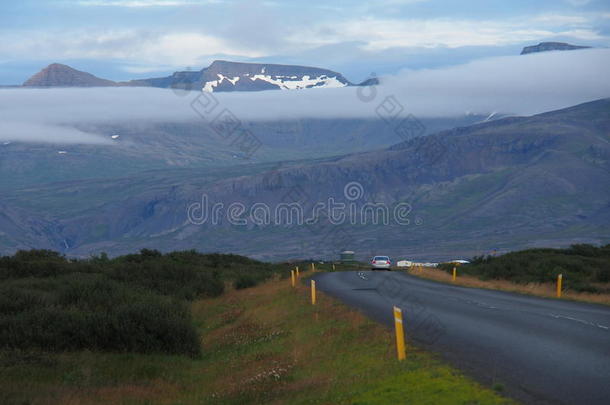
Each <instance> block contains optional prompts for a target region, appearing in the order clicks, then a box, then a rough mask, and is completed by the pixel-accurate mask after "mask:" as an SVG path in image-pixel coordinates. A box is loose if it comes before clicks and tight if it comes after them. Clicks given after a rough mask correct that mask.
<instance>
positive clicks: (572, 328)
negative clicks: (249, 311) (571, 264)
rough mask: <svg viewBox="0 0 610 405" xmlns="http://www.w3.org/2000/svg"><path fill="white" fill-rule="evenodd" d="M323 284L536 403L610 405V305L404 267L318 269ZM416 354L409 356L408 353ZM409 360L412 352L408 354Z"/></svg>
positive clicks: (448, 357) (482, 379)
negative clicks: (397, 315)
mask: <svg viewBox="0 0 610 405" xmlns="http://www.w3.org/2000/svg"><path fill="white" fill-rule="evenodd" d="M314 279H315V280H316V286H317V288H318V289H319V290H321V291H323V292H325V293H327V294H329V295H331V296H334V297H336V298H339V299H340V300H342V301H343V302H345V303H346V304H348V305H349V306H351V307H353V308H357V309H359V310H361V311H362V312H364V313H365V314H366V315H368V316H370V317H371V318H373V319H375V320H377V321H379V322H382V323H384V324H387V325H388V326H391V327H393V316H392V307H393V306H394V305H396V306H398V307H400V308H402V310H403V318H404V325H405V331H406V333H407V340H408V342H407V345H408V344H409V341H410V342H411V343H416V344H417V345H418V346H420V347H424V348H426V349H428V350H431V351H434V352H438V353H440V354H441V355H442V357H443V358H444V359H445V360H447V361H448V362H449V363H451V364H453V365H454V366H457V367H459V368H460V369H462V370H463V371H464V372H465V373H466V374H468V375H470V376H473V377H474V378H476V379H478V380H479V381H480V382H482V383H483V384H486V385H488V386H489V385H490V384H492V383H500V384H503V385H504V387H505V390H506V393H507V394H508V395H509V396H511V397H513V398H515V399H517V400H520V401H522V402H525V403H531V404H591V405H592V404H604V405H607V404H610V307H605V306H601V305H593V304H582V303H575V302H569V301H559V300H552V299H544V298H536V297H529V296H523V295H519V294H512V293H506V292H500V291H489V290H481V289H476V288H467V287H458V286H452V285H447V284H441V283H437V282H434V281H430V280H423V279H420V278H417V277H414V276H409V275H407V274H404V273H398V272H386V271H375V272H371V271H361V272H357V271H353V272H351V271H350V272H336V273H320V274H316V275H315V277H314ZM407 356H408V355H407ZM407 361H408V358H407Z"/></svg>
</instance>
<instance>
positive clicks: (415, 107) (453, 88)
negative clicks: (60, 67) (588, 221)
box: [0, 49, 610, 144]
mask: <svg viewBox="0 0 610 405" xmlns="http://www.w3.org/2000/svg"><path fill="white" fill-rule="evenodd" d="M608 66H610V50H608V49H589V50H581V51H570V52H548V53H540V54H531V55H524V56H521V55H520V56H509V57H499V58H489V59H482V60H478V61H475V62H471V63H468V64H465V65H460V66H455V67H450V68H443V69H434V70H418V71H403V72H401V73H399V74H397V75H394V76H388V77H383V78H381V80H382V83H381V85H379V86H375V87H371V88H355V87H351V88H340V89H311V90H301V91H265V92H258V93H220V94H213V97H214V100H215V101H214V102H217V103H218V106H217V110H215V111H218V112H220V111H222V110H224V109H228V110H229V111H231V112H232V113H233V114H234V116H235V117H237V118H238V119H240V120H265V121H274V120H292V119H301V118H325V119H332V118H371V119H379V115H378V113H379V112H382V113H383V112H384V111H385V112H387V111H388V108H390V109H396V110H393V112H396V111H399V110H400V113H401V114H403V115H404V114H414V115H415V116H418V117H451V116H460V115H463V114H466V113H477V114H489V113H492V112H500V113H507V114H517V115H531V114H536V113H541V112H545V111H549V110H554V109H558V108H563V107H568V106H571V105H574V104H578V103H582V102H586V101H591V100H595V99H599V98H605V97H610V75H608V74H607V71H606V70H607V67H608ZM198 96H199V93H197V92H176V91H173V90H166V89H152V88H86V89H80V88H79V89H59V88H51V89H0V141H21V142H51V143H60V144H61V143H67V144H73V143H84V144H110V143H112V142H111V140H110V139H109V134H91V133H85V132H82V131H79V130H77V129H74V128H71V127H70V126H71V125H74V124H79V123H108V122H113V123H115V122H116V123H120V122H127V123H133V122H149V123H154V122H180V121H197V120H201V118H200V116H199V115H198V114H197V113H196V112H195V111H194V110H193V108H191V103H192V102H193V101H194V100H195V99H196V98H197V97H198ZM388 97H391V101H392V102H391V103H389V104H388V103H387V100H389V99H388ZM204 101H206V102H208V101H209V100H204ZM384 101H385V102H386V103H385V104H384ZM208 118H213V117H208Z"/></svg>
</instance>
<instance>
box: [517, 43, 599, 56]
mask: <svg viewBox="0 0 610 405" xmlns="http://www.w3.org/2000/svg"><path fill="white" fill-rule="evenodd" d="M587 48H591V47H590V46H580V45H570V44H567V43H565V42H541V43H539V44H538V45H532V46H526V47H525V48H523V50H522V51H521V55H527V54H528V53H536V52H548V51H572V50H575V49H587Z"/></svg>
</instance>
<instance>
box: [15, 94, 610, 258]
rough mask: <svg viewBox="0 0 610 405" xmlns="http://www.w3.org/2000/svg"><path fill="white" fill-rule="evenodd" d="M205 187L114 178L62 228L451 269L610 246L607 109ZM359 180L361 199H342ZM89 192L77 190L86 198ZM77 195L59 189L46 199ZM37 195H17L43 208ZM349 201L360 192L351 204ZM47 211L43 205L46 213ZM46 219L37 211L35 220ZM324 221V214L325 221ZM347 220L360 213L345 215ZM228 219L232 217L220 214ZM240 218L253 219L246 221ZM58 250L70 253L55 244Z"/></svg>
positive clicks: (429, 139)
mask: <svg viewBox="0 0 610 405" xmlns="http://www.w3.org/2000/svg"><path fill="white" fill-rule="evenodd" d="M257 171H258V172H260V170H255V169H254V167H253V168H252V170H251V171H250V173H251V174H247V173H241V174H239V175H236V176H233V177H231V176H228V177H227V176H223V177H221V178H216V179H209V181H202V180H201V178H200V177H198V176H199V175H197V174H195V173H192V174H190V175H189V171H188V170H186V171H184V172H183V173H181V174H180V175H179V176H176V177H173V178H172V179H171V180H168V181H161V179H163V175H162V174H160V175H158V176H151V177H150V178H151V179H153V180H154V183H155V184H154V185H151V186H150V187H143V188H141V189H140V191H135V192H133V193H130V194H126V193H125V190H129V189H130V187H133V186H135V185H139V184H142V180H141V179H138V178H125V179H123V180H122V181H121V182H116V181H106V182H104V183H103V184H97V185H96V186H95V187H93V186H92V187H91V189H98V190H99V189H103V190H104V193H103V195H104V196H113V198H112V201H110V200H108V199H106V201H105V202H104V201H102V200H98V203H97V205H95V207H93V206H92V205H91V204H83V205H82V206H81V208H79V209H75V210H74V211H72V213H71V214H70V215H66V216H64V217H63V218H56V221H57V228H58V229H61V232H60V233H59V234H58V235H56V236H55V240H66V241H68V245H69V248H68V249H64V250H65V251H66V252H67V253H70V254H76V255H88V254H89V253H90V252H91V251H102V250H105V251H108V252H110V253H123V252H128V251H132V250H134V249H137V248H141V247H145V246H146V247H156V248H160V249H163V250H172V249H184V248H197V249H200V250H207V251H235V252H239V253H244V254H248V255H252V256H257V257H261V258H267V259H274V258H275V259H277V258H286V257H311V256H318V257H322V256H326V257H335V255H336V253H337V252H338V251H339V250H341V249H344V248H350V249H352V250H355V251H356V252H357V254H358V255H359V256H360V257H364V256H368V255H370V254H375V252H383V253H387V254H390V255H393V256H397V257H402V256H409V257H420V258H422V259H423V258H427V259H443V258H445V259H448V258H455V257H457V256H469V255H474V254H482V253H488V252H490V251H491V250H495V249H498V250H500V251H501V250H507V249H516V248H523V247H527V246H535V245H547V246H548V245H550V246H560V245H566V244H570V243H574V242H600V241H606V242H607V241H608V240H610V232H609V229H610V187H609V186H610V99H604V100H598V101H595V102H591V103H586V104H582V105H579V106H575V107H571V108H567V109H564V110H559V111H553V112H549V113H545V114H540V115H536V116H532V117H512V118H504V119H500V120H497V121H493V122H486V123H483V124H478V125H473V126H470V127H462V128H456V129H454V130H448V131H443V132H440V133H438V134H436V135H430V136H426V137H420V138H416V139H413V140H410V141H407V142H404V143H402V144H398V145H395V146H393V147H391V148H389V149H386V150H380V151H375V152H367V153H359V154H353V155H348V156H344V157H339V158H328V159H325V160H320V161H316V162H292V163H290V162H287V163H285V164H283V165H278V166H276V167H275V169H274V170H272V171H267V172H266V173H256V172H257ZM351 182H357V183H358V184H359V185H360V187H361V191H362V193H360V194H361V195H358V196H357V197H359V198H356V199H348V198H346V197H347V196H349V194H348V195H345V187H346V185H347V184H349V183H351ZM81 189H82V186H79V187H78V188H77V190H81ZM74 191H75V190H74V188H73V187H72V191H70V188H65V191H64V190H62V186H61V185H55V186H54V187H53V188H52V189H50V190H48V193H49V195H47V196H45V197H44V198H42V196H41V198H42V201H43V202H44V201H47V200H48V199H49V198H50V199H53V196H57V195H58V194H60V193H62V192H64V195H65V197H64V198H73V196H74ZM204 195H205V196H206V198H207V199H208V200H209V205H210V207H211V206H212V205H213V204H215V203H222V204H223V206H224V209H225V210H227V209H228V207H229V206H230V204H232V203H235V202H239V203H241V204H244V206H245V207H247V208H248V207H252V206H253V204H255V203H259V204H260V203H264V204H267V205H268V206H269V207H271V210H272V211H273V210H274V209H275V208H277V206H278V205H279V204H280V203H287V202H288V203H290V202H298V203H299V204H301V206H302V207H303V208H304V211H305V212H306V213H309V214H311V212H312V209H313V206H314V205H315V204H316V203H318V202H326V201H328V199H329V198H334V199H335V202H337V203H350V202H354V203H355V204H356V205H357V208H358V209H361V207H362V205H363V204H365V203H370V202H377V203H383V204H386V205H387V206H389V207H390V208H394V207H396V204H398V203H408V204H410V206H411V207H412V208H411V210H410V212H408V215H407V217H408V219H409V223H408V224H399V223H396V222H390V223H389V224H388V225H375V224H373V223H371V221H367V222H366V223H361V221H354V224H351V223H350V221H349V220H347V221H346V222H343V223H342V224H339V225H337V224H332V223H330V222H331V221H329V220H328V219H326V217H325V216H322V217H320V218H319V221H318V222H317V223H315V224H311V225H300V226H299V225H291V226H289V225H287V224H285V223H280V224H277V225H273V224H272V225H260V224H256V223H254V222H252V221H250V222H247V224H246V225H245V226H241V225H239V226H238V225H234V224H231V223H230V221H227V220H226V219H225V220H224V221H220V222H219V223H217V224H213V223H211V222H210V221H207V222H205V223H203V224H201V225H196V224H193V223H192V221H191V222H189V218H188V216H187V208H189V207H190V206H191V207H192V206H193V204H194V203H198V202H199V203H201V202H202V197H203V196H204ZM35 196H36V191H35V190H34V191H32V192H31V193H30V194H29V195H28V196H23V195H22V196H21V197H18V198H17V197H15V198H12V199H11V202H12V203H14V204H18V203H19V201H20V200H19V198H22V199H24V200H23V201H33V200H34V197H35ZM350 198H351V196H350ZM38 204H40V203H38ZM39 210H40V211H42V212H44V205H39V208H38V209H35V212H39ZM318 214H319V212H318ZM348 215H349V216H350V217H351V214H350V213H348ZM223 218H224V217H223ZM244 218H248V217H247V216H246V217H244ZM59 248H61V246H59Z"/></svg>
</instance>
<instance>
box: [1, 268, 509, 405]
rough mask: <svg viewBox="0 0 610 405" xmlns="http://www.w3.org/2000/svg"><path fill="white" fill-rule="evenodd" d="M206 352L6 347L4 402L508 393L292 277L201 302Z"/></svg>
mask: <svg viewBox="0 0 610 405" xmlns="http://www.w3.org/2000/svg"><path fill="white" fill-rule="evenodd" d="M192 313H193V323H194V325H195V326H196V328H197V331H198V333H199V334H200V337H201V349H202V350H201V351H202V355H201V357H198V358H192V357H188V356H180V355H164V354H132V353H98V352H90V351H76V352H65V353H54V354H53V353H45V352H40V351H39V352H31V351H14V350H12V351H8V350H4V351H0V403H2V404H7V405H11V404H32V405H38V404H126V405H130V404H185V405H186V404H201V403H204V404H260V403H265V404H268V403H273V404H311V403H321V404H396V403H415V404H428V403H429V404H456V403H457V404H459V403H463V404H509V403H512V401H510V400H508V399H505V398H502V397H501V396H499V395H498V394H497V393H496V392H494V391H493V390H492V389H491V387H487V388H486V387H482V386H480V385H479V384H477V383H475V382H473V381H472V380H470V379H468V378H467V377H465V376H463V375H462V374H461V373H460V372H458V371H456V370H454V369H452V368H450V367H448V366H447V365H445V364H443V363H442V362H441V361H440V360H439V359H438V358H436V357H435V356H433V355H431V354H429V353H427V352H424V351H421V350H419V349H418V348H416V347H412V346H409V347H408V357H407V360H406V361H404V362H398V361H397V360H396V359H395V348H394V337H393V332H392V331H391V330H388V329H386V328H384V327H382V326H380V325H378V324H376V323H374V322H372V321H370V320H368V319H367V318H365V317H364V316H363V315H361V314H360V313H358V312H355V311H353V310H350V309H349V308H347V307H345V306H344V305H342V304H340V303H338V302H337V301H335V300H333V299H331V298H329V297H327V296H324V295H323V294H320V295H319V297H318V305H316V306H315V307H314V306H312V305H310V303H309V290H308V289H307V288H305V287H304V286H302V285H299V286H298V287H297V288H296V289H292V288H290V286H289V283H288V281H287V280H285V279H276V280H274V281H270V282H266V283H264V284H261V285H259V286H257V287H253V288H247V289H243V290H237V291H236V290H231V291H229V292H228V293H226V294H225V295H223V296H220V297H216V298H207V299H200V300H197V301H195V302H193V303H192Z"/></svg>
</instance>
